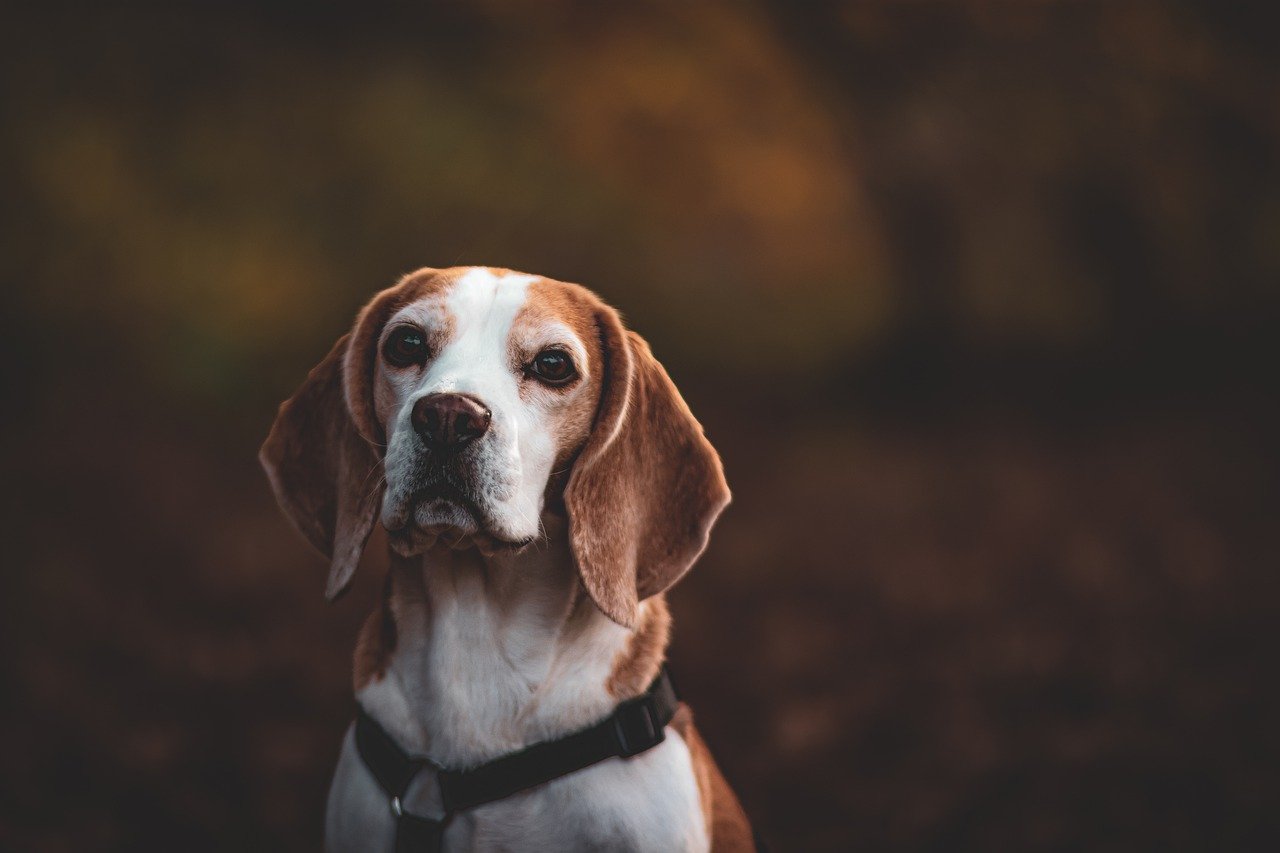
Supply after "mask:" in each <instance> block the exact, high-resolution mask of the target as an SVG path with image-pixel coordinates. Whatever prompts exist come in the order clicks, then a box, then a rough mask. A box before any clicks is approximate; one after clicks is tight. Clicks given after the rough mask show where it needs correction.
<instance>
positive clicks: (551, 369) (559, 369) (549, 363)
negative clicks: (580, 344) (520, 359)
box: [529, 349, 578, 385]
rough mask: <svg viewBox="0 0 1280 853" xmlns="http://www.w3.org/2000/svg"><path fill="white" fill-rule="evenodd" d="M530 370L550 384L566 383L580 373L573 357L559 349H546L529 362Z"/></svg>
mask: <svg viewBox="0 0 1280 853" xmlns="http://www.w3.org/2000/svg"><path fill="white" fill-rule="evenodd" d="M529 372H530V373H532V374H533V375H534V376H536V377H538V378H539V379H541V380H542V381H543V382H545V383H547V384H548V385H564V384H565V383H567V382H569V381H570V380H572V379H573V378H574V377H576V376H577V375H578V372H577V371H576V370H574V369H573V359H571V358H569V354H568V353H566V352H562V351H561V350H558V349H544V350H543V351H542V352H540V353H538V354H537V356H535V357H534V359H533V361H531V362H529Z"/></svg>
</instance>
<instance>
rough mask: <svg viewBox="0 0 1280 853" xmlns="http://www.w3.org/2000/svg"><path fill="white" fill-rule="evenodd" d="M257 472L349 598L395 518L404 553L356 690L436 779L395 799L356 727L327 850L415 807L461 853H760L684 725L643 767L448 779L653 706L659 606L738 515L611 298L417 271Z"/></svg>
mask: <svg viewBox="0 0 1280 853" xmlns="http://www.w3.org/2000/svg"><path fill="white" fill-rule="evenodd" d="M260 459H261V462H262V464H263V466H264V467H265V469H266V471H267V474H268V476H269V478H270V480H271V484H272V487H273V489H274V491H275V494H276V498H277V499H278V501H279V503H280V505H281V506H282V507H283V509H284V511H285V512H286V513H287V515H288V516H289V518H290V519H291V520H292V521H293V523H294V524H295V525H296V526H297V527H298V529H299V530H300V531H301V532H302V533H303V534H304V535H305V536H306V538H307V539H308V540H309V541H310V542H311V544H312V545H314V546H315V547H316V548H317V549H319V550H320V551H321V552H323V553H324V554H325V555H326V556H327V557H328V558H329V559H330V561H331V567H330V572H329V580H328V589H327V596H328V597H329V598H330V599H331V600H332V599H333V598H336V597H337V596H338V595H340V594H341V593H342V592H343V591H344V590H345V589H346V588H347V586H348V585H349V583H350V581H351V576H352V574H353V572H354V571H355V569H356V564H357V563H358V562H359V561H360V557H361V553H362V552H363V550H364V547H365V543H366V542H367V540H368V538H369V535H370V533H371V531H372V529H373V525H374V524H375V522H376V521H381V523H382V525H383V526H384V527H385V528H386V530H387V533H388V542H389V546H390V552H391V554H390V568H389V571H388V575H387V579H386V584H385V594H384V596H383V597H382V600H381V603H380V606H379V607H378V609H376V610H375V611H374V612H373V613H372V614H370V616H369V618H368V619H367V621H366V622H365V623H364V626H363V628H362V629H361V631H360V634H359V637H358V640H357V643H356V651H355V666H354V687H355V694H356V699H357V702H358V704H359V706H360V708H361V711H362V714H364V715H365V716H366V717H367V718H369V719H371V720H372V721H374V727H375V728H377V729H379V730H380V731H381V732H382V733H383V734H385V735H386V736H387V740H388V741H389V742H391V743H392V744H393V746H392V747H390V749H392V750H397V749H398V750H399V751H402V752H403V754H404V755H406V756H413V757H414V758H415V760H418V761H420V762H421V766H422V767H423V768H424V770H423V772H419V773H417V774H416V775H414V776H413V777H412V779H411V781H409V782H408V783H407V784H406V785H405V786H404V790H403V792H402V795H400V796H396V797H394V798H393V799H392V800H391V801H390V802H389V800H388V796H387V791H386V786H385V785H380V784H379V781H380V779H379V777H377V776H376V775H375V773H374V772H373V771H372V770H371V768H370V760H369V757H368V756H367V755H365V754H364V753H363V752H362V749H361V745H360V743H358V730H357V728H358V727H357V726H353V727H352V728H351V729H349V730H348V732H347V734H346V736H345V738H344V741H343V744H342V747H341V752H340V755H339V758H338V766H337V770H336V773H335V776H334V779H333V784H332V787H331V789H330V793H329V800H328V807H327V812H326V818H325V844H326V847H327V849H329V850H331V851H348V850H351V851H354V850H360V851H370V850H373V851H390V850H393V849H396V848H397V846H398V842H397V826H398V824H397V819H398V818H400V816H401V815H402V813H404V814H411V815H416V816H421V817H422V818H423V819H427V820H429V821H436V823H435V824H432V825H435V826H439V827H440V828H441V830H440V832H441V835H440V839H439V841H438V844H439V846H440V847H441V848H442V849H446V850H578V849H610V850H652V851H675V850H715V851H730V850H752V849H755V847H754V843H753V840H752V834H751V829H750V826H749V824H748V822H747V818H746V816H745V814H744V813H743V811H742V808H741V806H740V805H739V803H738V800H737V798H736V797H735V795H734V793H733V791H732V790H731V789H730V787H729V785H728V783H727V782H726V781H725V779H724V777H723V776H722V775H721V773H720V771H719V769H718V768H717V767H716V764H715V762H714V761H713V759H712V757H711V754H710V753H709V752H708V750H707V747H706V744H705V743H704V742H703V741H702V739H701V738H700V737H699V735H698V732H697V730H696V729H695V728H694V726H693V723H692V718H691V715H690V712H689V709H688V708H687V707H685V706H679V710H678V711H677V712H676V713H675V716H674V718H673V719H671V720H670V722H669V724H668V725H666V726H665V728H664V727H663V726H662V725H658V726H657V730H658V737H657V739H658V740H660V741H661V742H660V743H656V745H652V748H648V749H645V750H644V751H642V752H639V754H634V755H630V757H612V758H606V759H604V760H599V761H597V762H596V763H593V764H590V765H589V766H586V767H584V768H583V769H578V770H576V771H574V772H570V773H567V774H566V775H559V776H558V777H556V778H553V779H550V780H549V781H545V782H544V783H542V784H537V785H536V786H533V787H526V788H524V789H523V790H519V791H517V792H515V793H512V794H510V795H509V796H503V797H502V798H500V799H494V800H492V801H490V802H486V803H484V804H482V805H478V806H475V807H473V808H466V809H463V810H461V811H457V812H456V813H452V812H449V809H447V808H446V805H447V804H446V803H445V801H444V800H445V797H444V796H443V793H442V791H443V788H442V780H441V776H442V775H443V774H444V773H445V772H446V770H447V771H450V772H451V771H455V770H457V771H465V770H466V769H467V768H474V767H477V766H478V765H485V764H487V763H489V762H495V761H496V760H500V759H502V758H503V757H504V756H509V755H512V754H519V753H520V752H521V751H522V750H527V749H528V748H529V747H530V746H531V745H535V744H546V743H548V742H557V741H558V740H559V739H562V738H564V737H565V736H567V735H571V734H572V733H574V732H579V731H582V730H585V729H588V728H590V727H592V726H593V725H595V726H599V724H600V721H602V720H607V718H609V716H610V715H611V714H614V713H615V709H618V708H619V707H620V706H622V705H625V704H626V703H627V701H628V700H634V699H635V697H640V696H642V695H644V694H645V693H646V691H647V690H648V689H649V687H650V685H651V684H653V683H655V679H657V678H658V676H659V673H660V671H661V668H662V664H663V660H664V657H665V652H666V647H667V642H668V632H669V626H670V616H669V614H668V610H667V604H666V601H665V598H664V596H663V593H664V591H665V590H666V589H667V588H668V587H670V586H671V585H672V584H674V583H675V582H676V581H677V580H679V579H680V577H681V576H682V575H684V573H685V572H687V571H688V570H689V568H690V567H691V566H692V565H693V563H694V561H695V560H696V559H697V558H698V556H699V555H700V554H701V553H702V551H703V549H704V548H705V547H706V544H707V537H708V535H709V533H710V530H711V526H712V524H713V523H714V522H715V520H716V518H717V516H719V514H720V512H721V511H722V510H723V509H724V507H725V506H726V505H727V504H728V502H729V489H728V486H727V485H726V483H725V479H724V474H723V471H722V468H721V464H720V459H719V456H718V455H717V454H716V452H715V450H714V449H713V448H712V446H711V444H710V443H709V442H708V441H707V439H706V437H705V436H704V435H703V432H702V428H701V426H700V425H699V424H698V422H697V421H696V420H695V419H694V417H693V415H692V414H691V413H690V412H689V409H688V407H687V406H686V405H685V403H684V401H683V400H682V399H681V397H680V394H679V392H677V391H676V388H675V386H674V385H673V384H672V382H671V380H670V378H669V377H668V376H667V374H666V371H664V370H663V368H662V366H661V365H660V364H659V363H658V362H657V361H656V360H655V359H654V357H653V355H652V354H651V353H650V350H649V346H648V344H646V343H645V341H644V340H643V339H642V338H640V337H639V336H638V335H636V334H635V333H634V332H629V331H627V330H625V329H624V328H623V325H622V322H621V320H620V319H619V316H618V314H617V312H616V311H614V309H612V308H610V307H609V306H607V305H605V304H604V303H603V302H602V301H601V300H600V299H599V298H598V297H597V296H595V294H593V293H592V292H590V291H589V290H587V289H585V288H583V287H580V286H578V285H575V284H566V283H564V282H559V281H554V280H552V279H548V278H543V277H540V276H533V275H524V274H520V273H516V272H512V271H510V270H505V269H492V268H485V267H461V268H453V269H444V270H435V269H423V270H419V271H417V272H415V273H412V274H410V275H408V276H406V277H405V278H403V279H402V280H401V281H400V282H399V283H398V284H396V285H395V286H394V287H391V288H389V289H388V290H385V291H383V292H381V293H379V294H378V295H377V296H375V297H374V298H373V300H372V301H371V302H370V303H369V304H368V305H367V306H366V307H365V308H364V310H363V311H361V312H360V315H359V317H358V318H357V320H356V323H355V327H354V329H353V330H352V331H351V332H350V334H347V335H344V336H343V337H342V338H341V339H339V340H338V342H337V344H336V345H335V346H334V347H333V349H332V351H331V352H330V353H329V354H328V356H326V357H325V359H324V360H323V361H322V362H321V363H320V364H319V365H318V366H317V367H315V368H314V369H313V370H312V371H311V373H310V375H309V376H308V378H307V380H306V382H304V383H303V385H302V387H301V388H299V389H298V391H297V392H296V393H295V394H294V395H293V397H292V398H290V399H289V400H288V401H286V402H285V403H284V404H282V405H281V407H280V411H279V414H278V416H277V418H276V421H275V424H274V425H273V427H272V429H271V433H270V435H269V437H268V438H267V440H266V442H265V443H264V445H263V447H262V451H261V454H260ZM672 708H675V705H674V704H672ZM664 735H665V737H664ZM539 748H542V747H539ZM627 754H628V753H625V752H624V753H622V755H627ZM446 812H448V813H446ZM399 847H400V848H401V849H403V847H404V845H403V844H399Z"/></svg>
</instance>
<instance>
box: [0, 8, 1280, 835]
mask: <svg viewBox="0 0 1280 853" xmlns="http://www.w3.org/2000/svg"><path fill="white" fill-rule="evenodd" d="M5 18H6V23H5V26H4V27H3V33H0V56H2V57H3V59H2V60H0V69H2V70H0V198H2V199H3V202H2V204H3V223H2V224H3V228H2V231H0V233H2V234H3V251H0V283H2V286H3V290H2V293H0V316H2V317H3V335H2V342H0V346H2V347H3V358H0V379H2V381H3V400H4V403H3V411H4V416H3V421H2V423H3V426H2V427H0V441H2V442H3V454H2V456H0V466H2V467H0V482H3V484H4V487H5V488H4V505H3V518H4V528H5V529H4V558H3V560H2V561H0V578H2V579H3V593H2V594H0V601H2V604H0V608H2V609H0V641H2V642H3V653H2V654H0V677H2V678H3V683H2V690H0V724H2V726H0V727H2V728H3V731H4V732H5V736H4V738H3V740H4V746H3V747H2V750H3V753H2V754H3V768H4V772H3V773H2V774H0V848H3V849H6V850H90V849H92V850H98V849H101V850H117V849H129V850H137V849H184V850H202V849H210V850H230V849H263V850H266V849H270V850H312V849H317V848H318V845H319V840H320V833H321V826H322V821H321V815H322V808H323V800H324V795H325V790H326V787H327V785H328V781H329V778H330V773H331V770H332V767H333V763H334V760H335V756H336V750H337V745H338V741H339V738H340V735H341V733H342V731H343V729H344V727H345V726H346V724H347V722H348V720H349V719H350V718H351V715H352V711H353V700H352V698H351V692H350V655H351V651H352V648H353V645H354V637H355V631H356V628H357V626H358V624H359V622H360V621H361V620H362V619H363V617H364V615H365V613H366V612H367V610H368V609H369V607H370V606H371V602H372V601H373V600H374V597H375V595H376V591H377V589H378V586H379V582H380V574H381V572H382V565H381V564H380V562H379V561H378V559H377V558H376V557H375V558H372V559H369V560H367V563H368V565H367V567H366V569H365V570H364V571H363V573H362V575H361V578H360V581H359V584H358V585H357V588H356V590H355V591H354V593H353V594H352V595H350V596H348V597H347V598H346V599H344V600H343V601H341V602H340V603H339V604H337V605H334V606H326V605H325V604H324V603H323V599H322V595H321V592H322V586H323V577H324V573H325V569H324V566H323V565H322V562H321V560H320V559H319V558H318V557H316V556H315V555H313V554H312V553H310V552H309V550H308V549H307V547H306V546H305V544H304V543H303V541H302V539H301V538H300V537H299V536H298V535H296V534H295V533H294V532H293V531H292V530H291V529H290V528H289V526H288V525H287V523H286V522H285V520H284V518H283V517H282V515H281V514H280V513H279V512H278V511H277V509H276V507H275V504H274V501H273V500H272V497H271V495H270V493H269V490H268V488H267V484H266V481H265V478H264V477H263V476H262V474H261V472H260V471H259V469H258V467H257V463H256V460H255V453H256V450H257V447H258V444H259V443H260V441H261V440H262V438H263V437H264V436H265V434H266V431H267V429H268V426H269V424H270V422H271V420H272V418H273V415H274V412H275V407H276V405H277V404H278V403H279V402H280V401H281V400H282V399H284V398H285V397H286V396H288V395H289V394H290V393H291V392H292V390H293V389H294V388H295V387H296V386H297V385H298V384H299V383H300V382H301V380H302V378H303V377H304V376H305V374H306V371H307V369H308V368H309V367H310V366H311V365H312V364H314V363H315V362H317V361H318V360H319V359H320V357H321V356H322V355H323V354H324V353H325V352H326V351H327V349H328V347H329V346H330V344H331V343H332V341H333V340H334V339H335V338H336V337H337V336H338V335H340V334H341V333H342V332H343V331H345V330H346V329H347V328H348V327H349V325H350V322H351V320H352V318H353V316H354V314H355V312H356V310H357V309H358V308H359V306H360V305H361V304H362V303H363V302H364V301H365V300H366V299H367V298H368V297H370V296H371V295H372V294H373V293H374V292H375V291H376V290H378V289H380V288H382V287H385V286H387V285H389V284H391V283H392V282H393V281H394V280H395V279H396V277H397V276H399V275H400V274H401V273H404V272H407V271H409V270H412V269H414V268H416V267H419V266H423V265H433V266H447V265H451V264H459V263H466V264H471V263H475V264H492V265H499V266H507V267H513V268H517V269H521V270H527V271H531V272H537V273H543V274H546V275H549V276H553V277H556V278H560V279H565V280H570V281H579V282H582V283H584V284H586V285H588V286H590V287H592V288H594V289H596V290H597V291H598V292H600V293H601V294H602V295H604V296H605V298H606V299H608V300H609V301H611V302H613V303H614V304H616V305H617V306H619V307H620V308H621V309H622V310H623V311H624V312H625V313H626V315H627V317H628V318H629V321H630V323H631V325H632V326H633V327H634V328H636V329H638V330H639V331H640V332H641V333H642V334H644V335H645V336H646V337H647V338H648V339H649V340H650V341H651V342H652V343H653V345H654V349H655V351H656V352H657V353H658V355H659V357H660V358H661V359H662V360H663V361H664V362H665V363H666V365H667V366H668V368H669V370H670V372H671V373H672V375H673V376H674V377H675V379H676V381H677V383H678V384H679V385H680V387H681V388H682V389H683V391H684V392H685V396H686V397H687V399H688V400H689V402H690V404H691V406H692V407H693V410H694V411H695V413H697V415H698V416H699V417H700V418H701V420H702V421H703V423H704V424H705V426H706V428H707V431H708V433H709V435H710V437H711V439H712V441H713V442H714V443H715V444H716V445H717V446H718V447H719V449H720V451H721V453H722V454H723V456H724V459H725V463H726V466H727V470H728V476H729V481H730V484H731V485H732V486H733V488H734V491H735V496H736V500H735V503H734V505H733V506H732V507H731V508H730V510H729V512H728V513H727V514H726V515H725V516H724V518H723V520H722V521H721V523H720V525H719V527H718V528H717V531H716V533H715V535H714V536H713V539H712V545H711V548H710V550H709V551H708V553H707V555H706V557H705V558H704V559H703V561H702V562H701V564H700V565H699V567H698V568H697V569H696V570H695V571H694V572H693V573H692V575H691V576H690V577H689V578H688V579H687V580H686V581H685V582H683V583H682V584H681V585H680V586H679V587H678V588H677V589H676V590H675V591H674V592H673V593H672V595H671V601H672V606H673V609H674V611H675V615H676V622H675V626H676V628H675V637H674V644H673V647H672V652H671V657H672V660H673V667H674V671H675V674H676V677H677V679H678V681H679V682H680V684H681V686H682V689H683V692H684V693H685V695H686V696H687V698H688V699H689V700H690V701H691V703H692V704H693V706H694V708H695V709H696V712H697V715H698V718H699V721H700V725H701V728H702V730H703V732H704V734H705V736H706V738H707V740H708V741H709V742H710V744H711V746H712V748H713V749H714V750H715V751H716V753H717V755H718V757H719V760H720V763H721V765H722V766H723V768H724V770H725V772H726V774H727V775H728V777H729V778H730V780H731V781H732V782H733V783H734V785H735V786H736V788H737V789H738V791H739V792H740V794H741V797H742V799H743V801H744V803H745V805H746V808H747V810H748V812H749V813H750V814H751V815H752V817H753V818H754V820H755V822H756V823H757V825H758V827H759V828H760V829H761V831H762V832H763V833H764V835H765V836H766V837H767V838H769V839H771V840H772V841H773V844H774V846H775V848H776V849H779V850H847V849H852V848H854V847H860V848H863V849H872V850H875V849H902V850H916V849H947V850H950V849H957V848H976V849H988V850H990V849H1003V850H1009V849H1018V850H1037V849H1064V848H1084V849H1093V850H1108V849H1116V850H1134V849H1159V850H1179V849H1204V848H1214V849H1233V850H1243V849H1257V848H1270V849H1275V847H1274V844H1275V843H1276V841H1277V836H1278V835H1280V832H1278V826H1277V824H1278V822H1280V819H1278V818H1277V801H1278V798H1280V786H1278V785H1277V780H1276V768H1277V759H1280V749H1278V747H1280V742H1278V741H1280V738H1278V737H1277V720H1278V719H1280V687H1278V686H1277V683H1276V679H1275V673H1276V670H1275V667H1274V663H1275V661H1274V660H1272V659H1271V658H1270V657H1269V654H1270V653H1268V652H1266V651H1265V649H1267V648H1268V647H1269V646H1270V644H1271V643H1272V642H1274V635H1275V624H1276V612H1277V611H1276V605H1277V595H1276V594H1277V592H1278V591H1280V590H1278V589H1277V586H1278V584H1277V568H1278V567H1280V548H1277V536H1276V515H1277V511H1280V496H1278V495H1277V489H1276V485H1277V476H1278V475H1280V465H1277V462H1278V461H1280V460H1278V458H1277V457H1278V454H1277V448H1276V434H1277V427H1278V426H1280V406H1278V405H1277V395H1276V393H1275V391H1276V389H1275V380H1274V375H1275V367H1274V365H1275V364H1277V363H1280V358H1278V356H1280V343H1277V334H1276V328H1277V321H1278V320H1280V288H1278V287H1277V284H1278V283H1280V159H1278V157H1277V153H1278V151H1280V149H1278V148H1277V144H1278V143H1280V58H1278V54H1277V52H1276V50H1275V33H1276V24H1277V21H1276V20H1274V19H1273V17H1272V16H1271V15H1270V14H1269V13H1267V11H1266V10H1265V7H1263V6H1262V5H1261V4H1256V5H1255V6H1254V7H1248V6H1244V5H1238V4H1221V3H1214V2H1209V0H1200V2H1190V0H1187V2H1170V3H1155V2H1145V1H1144V0H1132V2H1120V3H1111V2H1071V3H1052V2H1035V3H1024V4H1017V3H1007V2H982V0H948V2H943V1H942V0H937V2H919V3H916V2H912V3H903V2H890V1H889V0H884V2H843V3H842V2H813V3H804V4H794V3H788V2H780V0H779V2H771V0H755V2H723V3H721V2H699V3H680V2H674V0H673V2H646V3H637V4H593V3H586V2H549V0H544V2H532V0H525V2H518V1H517V0H484V2H416V3H390V4H382V3H374V4H363V5H361V6H360V7H358V8H357V7H354V6H352V7H343V8H339V7H338V6H336V5H330V4H311V5H307V6H305V7H304V6H301V5H274V4H262V3H249V2H245V0H224V2H221V3H218V4H199V5H192V6H188V7H179V6H175V5H173V4H165V5H159V4H156V5H154V6H129V5H115V4H112V5H111V7H110V8H108V7H107V5H106V4H77V5H70V4H64V3H60V2H56V1H55V2H51V3H45V4H41V5H40V7H39V8H38V9H37V8H35V7H29V8H27V9H26V10H25V11H14V12H10V13H6V16H5ZM374 550H375V551H376V550H377V549H376V548H375V549H374Z"/></svg>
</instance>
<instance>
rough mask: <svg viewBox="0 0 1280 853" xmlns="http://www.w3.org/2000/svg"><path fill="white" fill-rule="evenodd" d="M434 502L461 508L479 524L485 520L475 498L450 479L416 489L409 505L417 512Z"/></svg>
mask: <svg viewBox="0 0 1280 853" xmlns="http://www.w3.org/2000/svg"><path fill="white" fill-rule="evenodd" d="M432 504H442V505H444V506H453V507H457V508H458V509H461V510H462V511H464V512H465V513H467V514H468V515H469V516H471V518H473V519H474V520H475V521H476V523H477V524H481V523H483V522H484V513H482V512H481V511H480V507H479V505H478V504H476V501H475V499H474V498H472V497H471V495H470V494H469V493H468V492H467V491H466V490H465V489H463V488H462V487H461V486H459V485H457V484H455V483H453V482H450V481H449V480H443V479H442V480H437V481H435V482H433V483H429V484H427V485H425V486H422V487H421V488H418V489H415V490H414V492H413V493H412V494H411V495H410V496H409V506H410V508H411V509H412V510H413V511H414V514H416V511H417V510H419V509H421V508H424V507H425V508H428V509H430V508H431V506H432Z"/></svg>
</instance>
